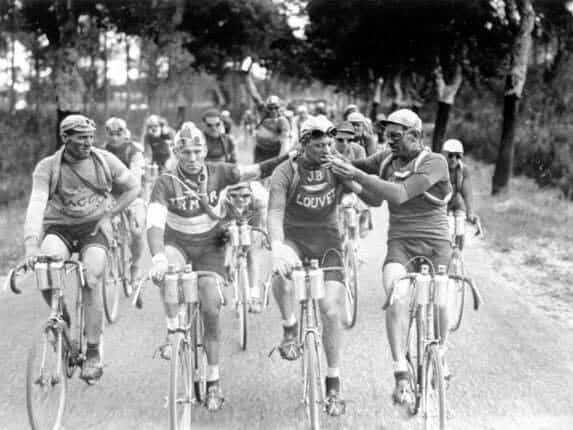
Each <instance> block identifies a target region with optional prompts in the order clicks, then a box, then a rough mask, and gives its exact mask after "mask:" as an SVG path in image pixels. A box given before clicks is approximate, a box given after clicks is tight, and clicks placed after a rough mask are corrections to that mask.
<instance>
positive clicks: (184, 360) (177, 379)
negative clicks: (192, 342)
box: [167, 333, 193, 430]
mask: <svg viewBox="0 0 573 430" xmlns="http://www.w3.org/2000/svg"><path fill="white" fill-rule="evenodd" d="M171 348H172V349H171V351H172V355H171V370H170V373H169V395H168V398H167V405H168V409H169V429H170V430H178V429H184V428H189V426H190V424H191V402H192V399H193V376H192V370H191V357H192V355H191V348H190V347H189V344H188V343H187V342H186V341H185V336H184V335H183V334H182V333H177V334H176V335H175V336H174V338H173V342H172V344H171Z"/></svg>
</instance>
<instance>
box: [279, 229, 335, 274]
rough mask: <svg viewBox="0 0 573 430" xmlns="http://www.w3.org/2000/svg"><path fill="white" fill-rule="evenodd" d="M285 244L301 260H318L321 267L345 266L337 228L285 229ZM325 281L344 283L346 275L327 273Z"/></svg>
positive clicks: (333, 272)
mask: <svg viewBox="0 0 573 430" xmlns="http://www.w3.org/2000/svg"><path fill="white" fill-rule="evenodd" d="M285 243H286V244H287V245H288V246H290V247H291V248H292V249H294V250H295V251H296V253H297V254H298V256H299V258H301V259H304V258H308V259H317V260H318V262H319V264H320V267H337V266H338V267H341V266H343V262H342V258H341V255H342V241H341V238H340V234H339V232H338V229H336V228H316V227H312V228H309V227H285ZM334 250H336V251H338V252H334ZM327 251H330V252H328V254H326V253H327ZM325 254H326V255H325ZM323 257H325V258H324V261H323ZM324 280H325V281H339V282H343V281H344V275H343V274H342V273H341V272H340V271H332V272H325V274H324Z"/></svg>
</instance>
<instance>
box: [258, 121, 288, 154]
mask: <svg viewBox="0 0 573 430" xmlns="http://www.w3.org/2000/svg"><path fill="white" fill-rule="evenodd" d="M289 130H290V125H289V122H288V120H287V119H286V118H285V117H284V116H279V117H278V118H265V119H263V120H262V121H261V122H260V124H259V125H258V126H257V127H256V130H255V141H256V146H257V147H258V148H260V149H262V150H264V151H267V152H276V153H277V154H278V152H279V151H280V149H281V139H283V138H285V137H286V136H288V133H289Z"/></svg>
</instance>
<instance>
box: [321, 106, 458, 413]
mask: <svg viewBox="0 0 573 430" xmlns="http://www.w3.org/2000/svg"><path fill="white" fill-rule="evenodd" d="M384 123H385V126H386V131H385V133H386V138H387V140H388V141H389V144H390V147H391V152H390V153H380V152H379V153H377V154H375V155H373V156H370V157H368V158H367V159H366V160H357V161H354V162H353V164H349V163H347V162H343V161H341V160H338V159H332V171H333V172H334V173H335V174H336V175H339V176H341V177H342V178H346V179H353V180H354V181H356V182H358V184H360V185H361V186H362V187H363V189H362V191H361V192H360V193H359V194H358V195H359V197H361V198H363V199H366V200H368V201H370V202H372V203H373V204H374V203H376V205H380V204H381V203H382V202H383V201H384V200H386V201H387V202H388V210H389V212H390V225H389V231H388V251H387V254H386V259H385V261H384V267H383V283H384V288H385V290H386V293H387V294H388V293H390V291H391V289H392V288H403V287H404V285H402V284H400V285H398V286H396V285H394V282H395V281H396V280H397V279H399V278H400V277H402V276H403V275H405V274H406V270H407V269H406V264H407V262H408V261H409V260H410V259H411V258H412V257H414V256H424V257H427V258H429V259H430V260H431V261H432V264H433V265H434V267H435V268H436V269H437V266H438V265H447V264H448V261H449V259H450V255H451V249H450V242H449V234H448V220H447V217H446V204H447V201H448V199H449V197H450V195H451V184H450V179H449V174H448V166H447V163H446V160H445V159H444V157H443V156H442V155H441V154H436V153H432V152H430V151H428V150H427V149H425V147H424V144H423V133H422V120H421V119H420V117H419V116H418V115H417V114H416V113H414V112H413V111H411V110H409V109H401V110H397V111H395V112H393V113H392V114H390V115H389V116H388V118H387V119H386V120H385V121H384ZM408 285H409V284H408V283H406V284H405V286H406V287H407V286H408ZM398 295H399V296H401V297H402V300H396V302H395V303H394V304H393V305H392V306H391V307H390V308H389V310H388V312H387V313H386V327H387V335H388V341H389V343H390V349H391V352H392V359H393V360H394V378H395V381H396V386H395V389H394V392H393V394H392V397H393V399H394V401H395V402H396V403H399V404H404V403H407V402H410V401H412V399H413V397H412V392H411V389H410V385H409V382H408V367H407V362H406V358H405V352H404V339H405V337H406V333H404V332H403V327H405V324H404V320H405V319H406V318H407V305H406V304H405V303H404V301H405V299H404V297H405V296H407V294H405V292H403V293H402V294H398ZM446 311H447V308H446V307H441V308H440V316H441V318H440V326H441V330H442V333H440V334H441V339H442V340H443V343H442V345H440V352H441V355H442V357H444V354H445V345H446V340H447V332H448V330H447V327H448V318H447V313H446ZM444 364H445V363H444ZM446 372H447V371H446Z"/></svg>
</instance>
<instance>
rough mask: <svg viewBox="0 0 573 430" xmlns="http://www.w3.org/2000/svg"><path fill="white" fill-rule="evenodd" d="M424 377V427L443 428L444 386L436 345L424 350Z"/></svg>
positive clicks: (430, 428)
mask: <svg viewBox="0 0 573 430" xmlns="http://www.w3.org/2000/svg"><path fill="white" fill-rule="evenodd" d="M424 379H425V381H424V429H425V430H434V429H439V430H445V428H446V386H445V382H444V375H443V369H442V361H441V359H440V356H439V353H438V347H437V345H431V346H430V347H429V348H428V349H427V351H426V363H425V378H424Z"/></svg>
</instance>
